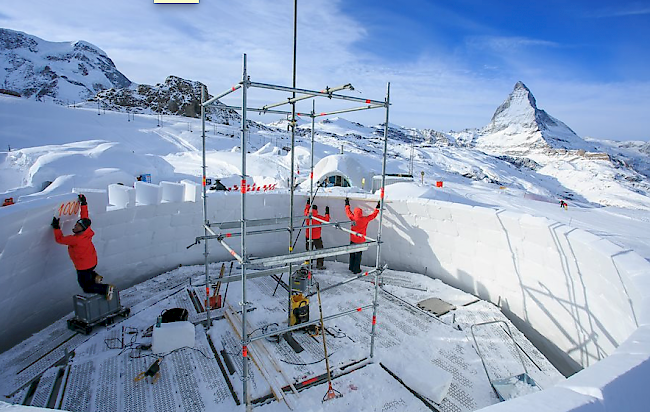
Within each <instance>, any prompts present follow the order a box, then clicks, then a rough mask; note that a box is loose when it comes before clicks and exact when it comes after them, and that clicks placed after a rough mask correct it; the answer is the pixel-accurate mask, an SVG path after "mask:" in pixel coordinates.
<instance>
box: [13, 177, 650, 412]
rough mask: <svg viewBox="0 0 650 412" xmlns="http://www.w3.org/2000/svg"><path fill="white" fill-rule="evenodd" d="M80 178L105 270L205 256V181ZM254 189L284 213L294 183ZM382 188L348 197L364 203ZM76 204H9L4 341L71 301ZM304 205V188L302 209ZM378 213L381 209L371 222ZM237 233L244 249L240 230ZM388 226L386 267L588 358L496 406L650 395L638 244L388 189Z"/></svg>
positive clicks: (258, 209)
mask: <svg viewBox="0 0 650 412" xmlns="http://www.w3.org/2000/svg"><path fill="white" fill-rule="evenodd" d="M77 191H78V192H82V193H85V194H86V197H87V198H88V202H89V209H90V218H91V219H92V222H93V223H92V228H93V230H94V231H95V232H96V235H95V237H94V243H95V247H96V249H97V252H98V255H99V264H98V267H97V272H99V273H100V274H102V275H103V276H104V277H105V279H106V280H107V281H108V282H111V283H114V284H116V285H117V287H118V288H119V289H124V288H127V287H129V286H131V285H133V284H136V283H139V282H141V281H143V280H145V279H148V278H150V277H152V276H155V275H157V274H159V273H161V272H164V271H167V270H170V269H173V268H175V267H178V266H179V265H191V264H201V263H203V261H204V258H203V251H204V246H203V244H201V245H196V246H194V247H191V248H189V249H187V246H188V245H190V244H192V243H194V241H195V238H196V236H200V235H202V234H203V229H202V222H203V216H202V201H201V200H200V188H199V187H198V186H196V185H194V184H191V183H189V182H185V183H183V184H171V183H165V182H163V183H161V184H160V185H151V184H147V183H142V182H138V184H136V187H135V188H133V187H126V186H122V187H118V185H111V186H110V187H109V188H108V190H107V191H97V190H83V189H79V190H77ZM246 202H247V203H246V204H247V218H248V219H259V218H271V217H282V216H286V215H287V209H288V195H287V194H286V193H264V194H258V193H253V194H250V195H247V200H246ZM375 202H376V200H373V201H369V202H366V203H365V204H364V202H360V201H355V200H353V201H352V206H353V207H354V206H362V207H364V208H365V209H366V210H367V211H368V210H370V209H371V208H372V207H374V204H375ZM355 203H356V204H355ZM75 204H77V203H76V195H75V194H69V195H62V196H58V197H52V198H49V199H43V200H36V201H32V202H19V203H17V204H16V205H13V206H10V207H5V208H0V228H1V229H0V230H1V231H2V232H3V236H0V250H2V252H1V253H0V305H1V307H2V309H3V311H2V313H3V315H2V317H0V330H2V336H1V337H0V339H1V340H0V350H6V349H7V348H9V347H11V346H12V345H14V344H16V343H18V342H19V341H20V340H22V339H24V338H26V337H28V336H29V334H31V333H34V332H36V331H38V330H39V329H41V328H42V327H44V326H46V325H49V324H50V323H52V322H53V321H54V320H57V319H59V318H61V317H62V316H65V315H66V314H68V313H70V311H71V309H72V302H71V300H72V298H71V296H72V295H74V294H75V293H78V292H79V287H78V285H77V283H76V274H75V271H74V268H73V266H72V263H71V262H70V259H69V257H68V255H67V253H66V250H65V246H62V245H58V244H56V243H55V242H54V236H53V235H52V229H51V227H50V226H49V223H50V222H51V219H52V216H53V215H57V216H58V215H61V221H62V228H63V232H64V234H69V233H71V227H72V225H73V224H74V222H75V221H76V219H77V216H76V210H77V209H75ZM317 204H318V205H319V207H321V206H327V205H329V206H330V209H331V211H332V219H333V220H337V221H344V220H347V219H346V218H345V215H344V212H343V199H342V198H340V197H329V198H328V197H326V196H323V197H319V202H318V203H317ZM303 208H304V198H303V197H300V196H298V197H297V198H296V213H295V214H296V215H301V214H302V210H303ZM208 212H209V213H208V219H209V220H210V221H211V222H213V223H214V222H226V221H236V220H238V219H239V217H240V196H239V194H238V193H228V192H217V193H211V194H210V195H209V197H208ZM297 222H298V223H300V220H297ZM377 225H378V219H376V220H374V221H373V222H371V225H370V226H369V230H368V235H369V236H374V235H375V234H376V231H377ZM234 231H236V229H234ZM231 239H232V240H231V241H229V242H228V243H229V244H230V245H231V246H232V247H233V248H234V249H235V250H236V251H239V249H240V248H239V238H236V237H233V238H231ZM323 239H324V243H325V245H326V246H334V245H344V244H347V243H348V235H347V234H346V233H344V232H340V231H337V230H335V229H334V228H331V227H330V228H324V229H323ZM382 240H383V241H384V242H385V243H384V245H383V246H382V260H383V261H384V262H386V263H388V264H389V267H391V268H393V269H397V270H409V271H413V272H416V273H423V274H426V275H428V276H432V277H436V278H440V279H441V280H443V281H445V282H447V283H449V284H451V285H453V286H456V287H458V288H460V289H462V290H465V291H467V292H470V293H473V294H475V295H477V296H479V297H480V298H482V299H485V300H489V301H491V302H493V303H495V304H497V305H499V306H500V307H501V308H502V309H503V310H504V312H505V313H506V314H508V315H509V316H510V317H511V318H513V320H515V323H518V326H519V327H521V328H522V329H523V330H526V329H529V332H530V331H532V332H537V333H539V336H540V337H543V340H544V339H545V340H546V341H547V343H548V345H547V346H548V348H546V349H547V352H548V350H549V349H550V350H556V351H560V352H561V354H560V355H561V356H563V357H564V359H565V360H566V361H567V367H568V368H570V367H571V366H572V365H571V363H573V366H574V367H575V365H580V366H583V367H585V368H586V369H584V370H582V371H580V372H579V373H576V374H575V375H573V376H572V377H570V378H569V379H567V380H566V381H565V382H563V383H561V384H559V385H557V386H555V387H553V388H548V389H546V390H544V391H542V392H539V393H535V394H531V395H528V396H525V397H522V398H517V399H515V400H511V401H509V402H504V403H500V404H497V405H493V406H491V407H489V408H486V410H490V411H521V410H536V411H578V410H579V411H581V412H582V411H585V412H586V411H599V412H600V411H605V410H616V411H633V410H638V408H639V406H640V405H648V404H650V393H649V392H648V391H647V390H646V388H645V386H646V384H645V382H646V380H647V378H648V376H650V326H649V322H650V319H649V315H650V308H649V307H648V295H649V294H650V276H649V274H650V263H648V262H647V261H646V260H645V259H643V258H642V257H641V256H639V255H638V254H636V253H635V252H633V251H630V250H624V249H621V248H619V247H617V246H615V245H613V244H612V243H610V242H609V241H607V240H604V239H601V238H598V237H596V236H595V235H592V234H590V233H587V232H585V231H582V230H579V229H575V228H571V227H569V226H566V225H563V224H560V223H558V222H553V221H550V220H548V219H545V218H539V217H533V216H529V215H523V214H516V213H512V212H506V211H503V210H497V209H489V208H482V207H474V206H468V205H464V204H455V203H447V202H440V201H434V200H423V199H413V200H409V201H408V202H407V201H389V202H387V204H386V210H385V213H384V228H383V234H382ZM287 245H288V235H286V236H285V235H278V233H275V234H269V235H256V236H249V237H248V238H247V251H248V252H249V253H250V254H252V255H256V256H265V255H272V254H283V253H285V251H286V250H287ZM209 250H210V261H223V260H228V259H229V258H230V255H229V254H228V253H227V252H225V251H224V249H223V248H222V247H221V246H219V245H218V244H216V242H211V243H210V246H209ZM298 250H302V249H300V247H299V249H298ZM375 257H376V250H375V249H374V248H371V249H370V250H369V251H367V252H364V254H363V263H364V264H367V265H374V260H375ZM340 258H343V259H345V257H340ZM199 273H203V268H201V269H199ZM380 310H381V309H380ZM379 317H380V318H381V312H380V313H379ZM543 340H542V343H543ZM599 359H600V360H599Z"/></svg>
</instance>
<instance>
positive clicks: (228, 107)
mask: <svg viewBox="0 0 650 412" xmlns="http://www.w3.org/2000/svg"><path fill="white" fill-rule="evenodd" d="M218 107H219V108H224V109H233V110H241V109H242V107H241V106H230V105H227V104H223V103H222V104H220V105H219V106H218ZM246 110H247V111H249V112H260V113H271V114H291V112H287V111H285V110H266V109H263V108H262V109H258V108H255V107H247V108H246Z"/></svg>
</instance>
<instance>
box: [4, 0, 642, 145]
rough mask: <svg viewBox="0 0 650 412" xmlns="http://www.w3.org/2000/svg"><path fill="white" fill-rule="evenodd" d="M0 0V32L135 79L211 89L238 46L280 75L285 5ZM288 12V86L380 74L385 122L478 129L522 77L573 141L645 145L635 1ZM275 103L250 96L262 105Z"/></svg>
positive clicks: (358, 3)
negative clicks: (25, 36) (65, 50)
mask: <svg viewBox="0 0 650 412" xmlns="http://www.w3.org/2000/svg"><path fill="white" fill-rule="evenodd" d="M4 3H5V4H3V8H2V10H1V11H0V27H5V28H9V29H13V30H19V31H24V32H26V33H29V34H33V35H36V36H38V37H41V38H43V39H44V40H48V41H74V40H85V41H88V42H90V43H93V44H95V45H96V46H98V47H100V48H101V49H103V50H104V51H106V52H107V53H108V55H109V56H110V57H111V58H112V59H113V61H114V62H115V64H116V66H117V68H118V69H119V70H120V71H122V72H123V73H124V74H125V75H126V76H127V77H128V78H129V79H131V80H132V81H134V82H137V83H146V84H155V83H159V82H162V81H164V79H165V78H166V76H168V75H170V74H174V75H177V76H181V77H184V78H187V79H192V80H200V81H202V82H204V83H206V84H207V85H208V87H209V90H210V92H211V93H213V94H216V93H219V92H221V91H223V90H225V89H227V88H228V87H230V86H231V85H232V84H235V83H236V82H238V81H239V80H240V78H241V61H242V57H241V56H242V54H243V53H246V54H247V56H248V64H249V73H250V75H251V78H252V80H254V81H259V82H265V83H278V84H286V85H289V84H291V72H292V67H291V64H292V50H293V43H292V31H293V1H291V0H276V1H268V0H247V1H236V0H201V3H200V4H198V5H173V4H153V0H138V1H132V0H112V1H110V2H109V1H97V0H83V1H82V0H61V1H58V2H53V1H50V0H26V1H14V2H4ZM298 15H299V17H298V75H297V78H298V86H299V87H302V88H306V89H319V90H320V89H322V88H324V87H325V86H336V85H340V84H345V83H352V84H353V85H354V86H355V87H356V89H357V91H356V92H355V93H357V94H358V95H363V96H364V97H369V98H373V99H383V97H384V96H385V90H386V83H387V82H390V83H391V102H392V103H393V105H392V106H391V117H390V119H391V122H392V123H396V124H399V125H403V126H408V127H418V128H433V129H436V130H440V131H448V130H462V129H464V128H472V127H482V126H484V125H486V124H487V123H489V121H490V118H491V116H492V114H493V113H494V111H495V110H496V108H497V107H498V106H499V104H501V103H502V102H503V100H504V99H505V98H506V97H507V96H508V94H509V93H510V92H511V91H512V88H513V87H514V85H515V83H516V82H517V81H519V80H521V81H523V82H524V83H525V84H526V85H527V86H528V87H529V88H530V89H531V91H532V92H533V94H534V95H535V98H536V99H537V105H538V107H539V108H541V109H544V110H546V111H547V112H548V113H549V114H550V115H552V116H554V117H556V118H558V119H560V120H561V121H563V122H564V123H566V124H567V125H568V126H569V127H571V128H572V129H573V130H574V131H576V133H578V134H579V135H580V136H583V137H584V136H590V137H595V138H600V139H616V140H650V116H648V113H650V70H649V64H650V47H649V46H648V45H650V3H648V2H647V1H646V2H627V1H617V2H613V1H602V0H600V1H582V0H574V1H555V0H549V1H506V0H493V1H479V0H454V1H424V0H402V1H399V2H397V1H383V0H382V1H380V0H375V1H370V0H354V1H352V0H348V1H335V0H309V1H305V0H299V5H298ZM361 93H362V94H361ZM283 98H284V97H283V96H281V97H280V98H278V97H277V96H268V95H266V94H264V93H258V94H251V99H252V101H253V102H259V103H260V104H264V103H268V102H270V101H277V100H281V99H283ZM269 99H270V100H269ZM233 103H234V102H233ZM318 104H319V105H321V106H317V111H323V110H328V109H330V108H332V109H334V108H335V107H330V102H320V101H319V102H318ZM310 108H311V104H306V106H305V107H302V108H299V110H302V111H307V110H309V109H310ZM336 108H340V107H336ZM382 116H383V115H382V114H380V113H373V112H359V113H358V114H352V115H347V116H346V117H348V118H349V119H350V120H356V121H360V122H362V123H366V124H374V123H379V122H381V121H382V120H383V118H382Z"/></svg>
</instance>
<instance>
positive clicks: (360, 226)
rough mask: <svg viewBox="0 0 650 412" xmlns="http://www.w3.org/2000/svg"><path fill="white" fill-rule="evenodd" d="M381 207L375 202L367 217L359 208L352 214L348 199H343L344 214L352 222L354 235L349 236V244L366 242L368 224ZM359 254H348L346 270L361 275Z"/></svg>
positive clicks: (379, 203)
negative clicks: (348, 262) (348, 261)
mask: <svg viewBox="0 0 650 412" xmlns="http://www.w3.org/2000/svg"><path fill="white" fill-rule="evenodd" d="M380 207H381V202H377V206H376V207H375V211H374V212H372V213H371V214H369V215H368V216H364V215H363V211H362V210H361V208H358V207H355V208H354V213H352V210H351V209H350V199H348V198H347V197H346V198H345V214H346V215H347V216H348V218H349V219H350V220H351V221H352V228H351V229H352V231H353V232H355V233H356V235H353V234H350V244H351V245H352V244H355V243H364V242H365V241H366V230H367V229H368V223H370V221H371V220H372V219H374V218H375V217H377V214H379V208H380ZM361 253H362V252H352V253H350V264H349V265H348V269H349V270H350V271H351V272H352V273H354V274H357V273H361Z"/></svg>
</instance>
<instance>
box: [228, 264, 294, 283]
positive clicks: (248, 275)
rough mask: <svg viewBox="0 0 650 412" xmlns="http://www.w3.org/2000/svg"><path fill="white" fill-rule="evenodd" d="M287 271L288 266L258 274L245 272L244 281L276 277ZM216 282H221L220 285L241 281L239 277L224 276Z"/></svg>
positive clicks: (262, 271)
mask: <svg viewBox="0 0 650 412" xmlns="http://www.w3.org/2000/svg"><path fill="white" fill-rule="evenodd" d="M288 271H289V266H282V267H278V268H272V269H266V270H260V271H258V272H249V271H246V280H251V279H256V278H261V277H264V276H271V275H277V274H278V273H284V272H288ZM218 280H219V281H221V283H230V282H239V281H240V280H241V275H231V276H224V277H222V278H220V279H218Z"/></svg>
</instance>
